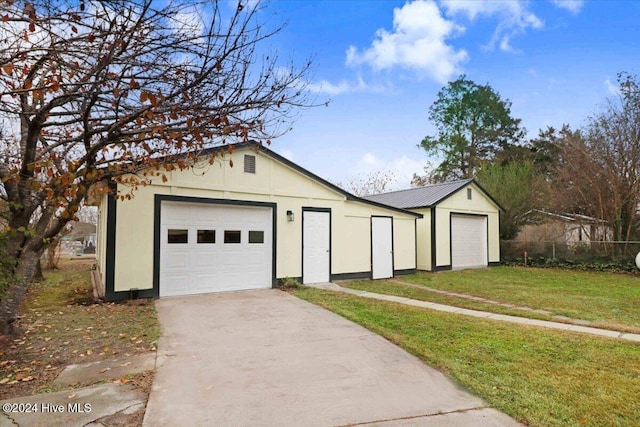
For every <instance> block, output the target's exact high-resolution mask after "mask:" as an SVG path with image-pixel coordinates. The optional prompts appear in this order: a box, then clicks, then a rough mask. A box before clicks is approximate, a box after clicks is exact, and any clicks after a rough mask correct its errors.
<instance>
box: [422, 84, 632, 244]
mask: <svg viewBox="0 0 640 427" xmlns="http://www.w3.org/2000/svg"><path fill="white" fill-rule="evenodd" d="M618 84H619V92H618V94H617V95H616V96H613V97H610V98H609V99H607V100H606V103H605V105H604V107H601V108H600V109H599V110H597V111H596V112H595V113H594V114H593V115H592V116H590V117H588V118H587V120H586V124H585V125H584V126H583V127H582V128H579V129H572V128H571V127H570V126H569V125H564V126H562V128H560V129H556V128H553V127H547V128H546V129H541V130H539V132H538V135H537V136H536V137H534V138H531V139H526V138H525V135H526V130H525V129H524V128H523V127H522V126H521V120H520V119H518V118H514V117H513V116H512V114H511V102H510V101H509V100H507V99H503V98H502V97H501V96H500V95H499V94H498V93H497V92H496V91H495V90H494V89H493V88H492V87H491V86H489V85H488V84H487V85H479V84H477V83H475V82H473V81H471V80H468V79H467V78H466V77H465V76H461V77H459V78H458V79H457V80H456V81H453V82H450V83H449V84H448V85H446V86H445V87H443V88H442V89H441V90H440V92H439V93H438V96H437V99H436V101H435V102H434V103H433V104H432V105H431V107H430V108H429V120H430V121H431V122H432V123H433V124H434V125H435V128H436V133H435V135H429V136H427V137H425V138H424V139H423V140H422V141H421V143H420V145H419V146H420V147H421V148H423V149H424V150H425V151H426V152H427V154H429V155H430V156H436V157H437V158H438V159H439V160H440V163H439V164H438V165H437V167H435V168H433V169H429V170H426V168H425V172H426V175H424V176H418V175H415V176H414V179H413V181H412V184H413V185H416V186H420V185H425V184H428V183H435V182H442V181H446V180H453V179H467V178H475V179H476V180H477V181H478V182H479V183H480V185H481V186H482V187H484V188H485V189H486V190H487V191H488V192H489V193H491V194H492V195H493V196H494V197H495V198H496V200H497V201H498V202H499V203H500V204H501V205H502V207H503V208H504V209H505V212H504V213H503V214H502V216H501V223H500V237H501V238H502V239H513V238H515V237H516V235H517V234H518V232H519V231H520V230H521V229H522V227H523V226H524V225H526V224H527V223H529V222H530V221H531V220H532V218H531V215H530V213H531V211H532V210H533V209H547V210H549V211H553V212H558V213H576V214H583V215H588V216H591V217H594V218H597V219H602V220H605V221H607V223H608V224H609V225H610V226H611V229H612V238H613V240H616V241H630V240H637V239H640V215H639V213H638V205H639V203H640V89H639V86H638V84H639V83H638V78H637V76H635V75H632V74H629V73H620V74H619V75H618Z"/></svg>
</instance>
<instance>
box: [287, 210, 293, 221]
mask: <svg viewBox="0 0 640 427" xmlns="http://www.w3.org/2000/svg"><path fill="white" fill-rule="evenodd" d="M287 221H289V222H293V211H287Z"/></svg>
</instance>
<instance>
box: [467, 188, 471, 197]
mask: <svg viewBox="0 0 640 427" xmlns="http://www.w3.org/2000/svg"><path fill="white" fill-rule="evenodd" d="M467 199H468V200H471V189H470V188H467Z"/></svg>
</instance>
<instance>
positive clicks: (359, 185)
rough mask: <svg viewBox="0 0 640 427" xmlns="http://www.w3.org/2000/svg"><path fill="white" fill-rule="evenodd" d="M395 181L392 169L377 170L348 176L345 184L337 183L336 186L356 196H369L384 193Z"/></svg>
mask: <svg viewBox="0 0 640 427" xmlns="http://www.w3.org/2000/svg"><path fill="white" fill-rule="evenodd" d="M396 181H397V178H396V175H395V174H394V173H393V171H385V170H379V171H375V172H370V173H367V174H365V175H359V176H356V177H353V178H350V179H349V181H348V182H347V183H346V184H342V183H338V186H339V187H342V188H344V189H345V190H347V191H348V192H350V193H353V194H355V195H356V196H370V195H372V194H380V193H384V192H385V191H387V190H388V189H389V185H391V184H393V183H395V182H396Z"/></svg>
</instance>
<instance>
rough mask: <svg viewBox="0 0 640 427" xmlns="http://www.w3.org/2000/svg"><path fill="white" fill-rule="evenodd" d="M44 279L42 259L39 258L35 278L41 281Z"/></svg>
mask: <svg viewBox="0 0 640 427" xmlns="http://www.w3.org/2000/svg"><path fill="white" fill-rule="evenodd" d="M43 279H44V276H43V275H42V259H41V258H38V263H37V264H36V272H35V273H34V275H33V280H35V281H37V282H39V281H41V280H43Z"/></svg>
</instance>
